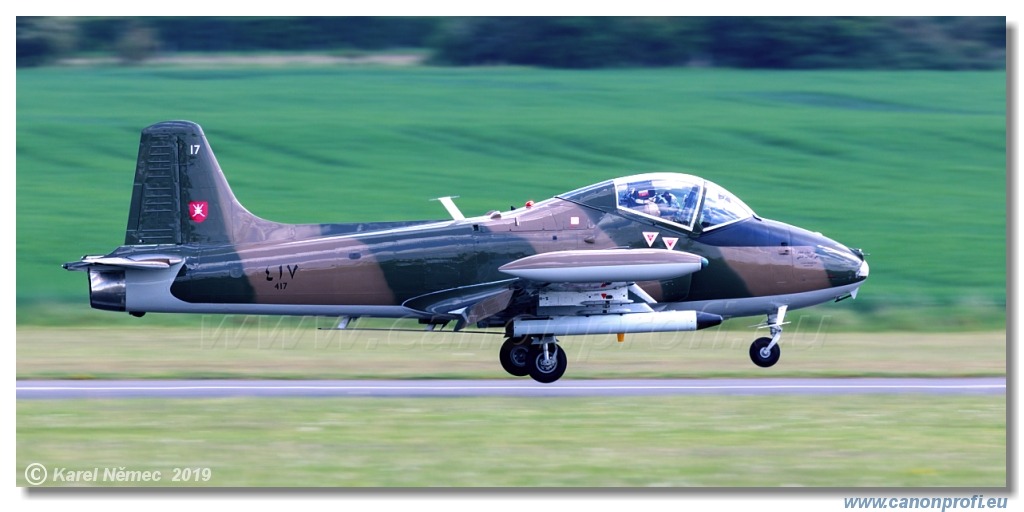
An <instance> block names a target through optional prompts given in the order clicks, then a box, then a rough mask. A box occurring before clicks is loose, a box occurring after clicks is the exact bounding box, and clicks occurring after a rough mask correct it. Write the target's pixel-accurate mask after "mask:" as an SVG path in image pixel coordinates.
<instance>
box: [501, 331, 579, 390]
mask: <svg viewBox="0 0 1024 512" xmlns="http://www.w3.org/2000/svg"><path fill="white" fill-rule="evenodd" d="M498 360H499V361H501V367H502V368H504V369H505V371H506V372H508V373H509V374H510V375H514V376H516V377H525V376H527V375H529V376H530V378H532V379H533V380H535V381H537V382H542V383H544V384H549V383H552V382H554V381H556V380H558V379H560V378H561V377H562V375H563V374H564V373H565V369H566V368H567V367H568V365H569V363H568V360H567V359H566V357H565V351H564V350H562V347H560V346H558V340H556V339H555V337H554V336H542V337H534V336H517V337H512V338H508V339H507V340H505V343H504V344H502V345H501V351H500V352H499V353H498Z"/></svg>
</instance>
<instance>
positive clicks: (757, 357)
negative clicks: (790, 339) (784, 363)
mask: <svg viewBox="0 0 1024 512" xmlns="http://www.w3.org/2000/svg"><path fill="white" fill-rule="evenodd" d="M771 344H772V339H771V338H758V339H756V340H754V342H753V343H751V344H750V360H751V361H753V362H754V364H756V365H758V366H760V367H761V368H768V367H769V366H772V365H774V364H775V363H777V362H779V356H781V355H782V349H780V348H779V344H778V343H776V344H775V346H774V347H772V348H771V350H768V346H769V345H771Z"/></svg>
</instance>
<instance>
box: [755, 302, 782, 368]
mask: <svg viewBox="0 0 1024 512" xmlns="http://www.w3.org/2000/svg"><path fill="white" fill-rule="evenodd" d="M788 307H789V306H780V307H779V309H778V310H777V311H776V312H775V314H769V315H768V322H767V323H766V324H765V325H761V326H759V327H767V328H768V332H770V333H771V335H772V337H771V338H767V337H765V338H758V339H756V340H754V342H753V343H751V344H750V360H751V361H753V362H754V364H756V365H758V366H760V367H761V368H768V367H770V366H773V365H774V364H775V363H777V362H779V357H780V356H782V349H780V348H779V340H780V339H781V338H782V326H783V325H785V324H784V322H783V321H782V320H783V319H784V318H785V317H786V309H787V308H788Z"/></svg>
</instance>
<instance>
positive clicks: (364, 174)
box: [17, 67, 1006, 328]
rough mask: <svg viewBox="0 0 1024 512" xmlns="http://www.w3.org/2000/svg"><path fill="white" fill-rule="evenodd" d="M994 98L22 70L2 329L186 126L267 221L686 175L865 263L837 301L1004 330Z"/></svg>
mask: <svg viewBox="0 0 1024 512" xmlns="http://www.w3.org/2000/svg"><path fill="white" fill-rule="evenodd" d="M1005 83H1006V76H1005V73H1003V72H977V73H975V72H970V73H968V72H963V73H954V72H771V71H729V70H614V71H540V70H529V69H514V68H503V69H445V68H409V69H351V68H345V69H338V68H327V67H321V68H315V67H306V68H303V67H294V68H293V67H288V68H253V69H212V68H210V69H198V68H197V69H180V68H160V67H150V68H133V69H127V68H106V69H104V68H100V69H31V70H18V72H17V200H18V204H17V207H18V217H17V298H18V321H19V322H30V321H33V318H36V317H45V316H44V315H42V312H43V311H44V309H45V308H48V307H50V306H51V305H54V304H61V303H69V302H73V303H74V308H75V310H76V311H77V310H79V309H85V308H86V307H87V298H86V292H85V287H86V285H85V278H84V276H83V275H82V274H78V273H75V274H72V273H68V272H64V271H63V270H61V269H60V264H61V263H62V262H65V261H71V260H74V259H76V258H78V257H79V256H81V255H82V254H87V253H89V254H97V253H105V252H108V251H109V250H111V249H113V248H114V247H115V246H116V245H118V244H119V243H120V242H121V241H122V240H123V236H124V227H125V221H126V217H127V208H128V202H129V198H130V194H131V184H132V173H133V169H134V165H135V157H136V152H137V147H138V146H137V144H138V136H139V130H141V129H142V128H143V127H145V126H147V125H149V124H151V123H154V122H157V121H161V120H166V119H189V120H192V121H196V122H198V123H200V124H201V125H202V126H203V127H204V129H205V131H206V134H207V136H208V137H209V139H210V143H211V144H212V146H213V148H214V150H215V151H216V153H217V156H218V158H219V160H220V164H221V166H222V167H223V168H224V170H225V173H226V174H227V176H228V179H229V180H230V182H231V184H232V187H233V188H234V190H235V193H236V194H237V196H238V197H239V199H240V200H241V201H242V202H243V203H244V204H245V205H246V206H247V207H248V208H249V209H250V210H251V211H253V212H254V213H256V214H258V215H261V216H263V217H266V218H270V219H273V220H278V221H285V222H320V221H360V220H363V221H366V220H384V219H394V220H399V219H414V218H443V217H445V213H444V211H443V210H442V208H441V207H440V205H439V204H438V203H436V202H430V201H428V199H429V198H432V197H437V196H441V195H449V194H453V195H460V196H461V198H460V199H458V200H457V202H458V203H459V205H460V206H461V208H462V210H463V211H464V212H466V213H467V214H479V213H483V212H485V211H487V210H490V209H499V208H500V209H504V208H508V206H509V205H512V204H522V203H523V202H524V201H526V200H527V199H542V198H545V197H548V196H551V195H554V194H557V193H560V192H563V191H566V190H569V189H573V188H576V187H579V186H582V185H585V184H589V183H592V182H595V181H598V180H603V179H606V178H610V177H614V176H618V175H624V174H629V173H636V172H645V171H656V170H668V171H676V170H678V171H684V172H692V173H695V174H700V175H703V176H705V177H707V178H709V179H711V180H714V181H716V182H718V183H719V184H721V185H723V186H725V187H726V188H728V189H729V190H731V191H733V192H735V193H736V194H738V195H739V196H740V197H742V198H743V199H744V201H746V202H747V203H748V204H749V205H750V206H751V207H752V208H754V210H755V211H757V212H758V213H759V214H760V215H762V216H765V217H769V218H775V219H778V220H782V221H785V222H789V223H792V224H796V225H799V226H802V227H805V228H808V229H811V230H814V231H821V232H823V233H824V234H826V235H828V236H830V237H832V238H835V239H837V240H839V241H841V242H844V243H846V244H848V245H850V246H854V247H862V248H864V249H865V250H866V251H867V252H868V253H869V257H868V258H869V261H870V263H871V270H872V276H871V279H870V280H869V281H868V283H867V285H865V286H864V288H863V289H862V294H861V296H860V298H859V299H858V300H857V301H856V302H855V303H853V304H852V305H846V303H844V305H843V306H842V307H841V308H839V307H837V308H833V309H835V310H843V311H859V312H865V313H866V312H874V313H875V314H876V315H881V316H885V315H889V316H890V317H891V316H895V317H896V318H897V319H896V320H892V321H893V322H894V323H895V324H896V325H897V326H902V327H909V328H924V327H927V326H929V325H934V322H933V321H936V322H939V323H940V324H941V325H942V326H943V328H949V327H957V326H965V327H971V328H976V327H978V325H977V324H978V322H979V321H981V322H991V323H987V325H986V326H987V327H990V328H1002V327H1003V323H1002V322H1003V321H1004V320H1003V313H1002V308H1003V307H1004V305H1005V302H1006V284H1005V280H1006V234H1005V233H1006V188H1005V186H1006V145H1005V141H1006V129H1005V127H1006V114H1005V108H1006V91H1005ZM894 306H899V307H901V308H910V309H903V310H897V309H894ZM921 308H924V309H921ZM924 310H927V311H931V313H930V314H925V315H924V316H923V317H922V316H921V315H920V314H919V312H920V311H924ZM899 311H909V313H900V312H899ZM105 315H106V316H108V317H111V318H112V317H113V316H114V315H112V314H105ZM901 315H902V316H901ZM147 318H148V317H147ZM922 318H923V319H922ZM979 319H981V320H979ZM890 320H891V318H890Z"/></svg>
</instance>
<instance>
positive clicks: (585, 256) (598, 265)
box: [498, 249, 708, 283]
mask: <svg viewBox="0 0 1024 512" xmlns="http://www.w3.org/2000/svg"><path fill="white" fill-rule="evenodd" d="M707 265H708V260H707V259H706V258H703V257H701V256H698V255H696V254H690V253H688V252H682V251H666V250H664V249H603V250H593V251H556V252H548V253H543V254H535V255H533V256H527V257H525V258H520V259H518V260H515V261H513V262H511V263H507V264H505V265H502V266H501V267H500V268H499V269H498V270H500V271H501V272H504V273H506V274H509V275H513V276H516V277H519V278H522V279H527V280H530V281H537V282H543V283H608V282H626V283H632V282H636V281H659V280H663V279H674V278H677V277H682V276H685V275H687V274H692V273H694V272H696V271H698V270H700V269H702V268H704V267H706V266H707Z"/></svg>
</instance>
